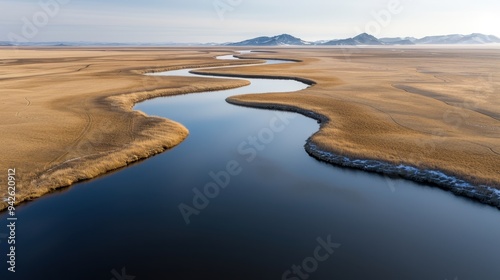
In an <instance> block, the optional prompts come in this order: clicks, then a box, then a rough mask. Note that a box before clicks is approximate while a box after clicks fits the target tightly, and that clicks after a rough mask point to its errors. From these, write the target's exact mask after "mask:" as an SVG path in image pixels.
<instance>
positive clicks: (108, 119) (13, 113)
mask: <svg viewBox="0 0 500 280" xmlns="http://www.w3.org/2000/svg"><path fill="white" fill-rule="evenodd" d="M225 53H227V52H225ZM225 53H223V52H217V51H213V52H211V53H208V52H205V51H198V50H175V49H169V50H158V49H143V50H140V49H104V50H103V49H19V50H13V49H10V48H3V49H0V58H1V59H0V65H1V67H0V88H1V93H0V118H1V120H2V121H1V123H0V154H1V155H2V160H1V161H0V172H1V173H3V174H2V175H0V178H1V179H2V180H3V183H2V185H1V189H0V197H5V195H6V191H7V189H6V188H7V187H6V184H5V181H6V174H7V169H8V168H16V170H17V176H18V177H17V180H18V185H17V201H18V202H21V201H25V200H28V199H33V198H36V197H39V196H41V195H43V194H45V193H48V192H50V191H52V190H54V189H57V188H60V187H64V186H68V185H71V184H73V183H74V182H77V181H81V180H84V179H90V178H94V177H96V176H98V175H100V174H103V173H106V172H108V171H110V170H114V169H117V168H120V167H124V166H126V165H128V164H130V163H131V162H134V161H137V160H140V159H144V158H147V157H150V156H152V155H154V154H157V153H160V152H162V151H164V150H165V149H168V148H171V147H173V146H175V145H177V144H179V143H180V142H181V141H183V140H184V139H185V138H186V137H187V135H188V131H187V129H186V128H184V127H183V126H182V125H181V124H179V123H176V122H174V121H171V120H166V119H162V118H157V117H148V116H146V115H145V114H143V113H141V112H136V111H132V110H131V108H132V106H133V104H134V103H135V102H139V101H141V100H145V99H148V98H153V97H158V96H167V95H174V94H183V93H189V92H196V91H206V90H217V89H225V88H232V87H238V86H242V85H246V84H247V82H245V81H236V80H214V79H208V78H195V79H186V78H173V77H171V78H168V79H167V78H162V77H151V76H144V75H141V73H144V72H146V71H160V70H167V69H177V68H183V67H186V66H192V65H210V66H213V65H226V64H231V63H236V62H231V61H225V62H221V61H216V60H215V59H214V58H213V56H215V55H218V54H225ZM239 63H241V62H239ZM5 206H6V204H5V203H2V204H1V205H0V209H2V208H5Z"/></svg>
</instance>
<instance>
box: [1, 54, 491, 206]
mask: <svg viewBox="0 0 500 280" xmlns="http://www.w3.org/2000/svg"><path fill="white" fill-rule="evenodd" d="M232 50H234V49H223V48H217V49H215V48H200V49H195V48H192V49H189V48H188V49H159V48H158V49H155V48H149V49H133V48H130V49H113V48H111V49H67V48H63V49H21V50H17V51H14V50H12V49H9V48H6V49H0V54H1V56H0V57H1V61H0V64H1V67H0V84H1V88H2V93H1V95H0V107H1V111H0V116H1V118H2V123H1V124H0V131H1V134H0V153H1V155H2V161H1V162H0V170H7V168H17V170H18V174H19V175H18V176H19V182H18V186H19V187H18V201H19V202H20V201H24V200H28V199H33V198H36V197H39V196H41V195H43V194H45V193H48V192H50V191H52V190H54V189H57V188H60V187H65V186H69V185H71V184H73V183H75V182H77V181H80V180H85V179H90V178H93V177H96V176H98V175H100V174H104V173H106V172H108V171H110V170H114V169H117V168H120V167H124V166H126V165H128V164H130V163H132V162H134V161H137V160H140V159H144V158H147V157H149V156H152V155H154V154H157V153H160V152H162V151H164V150H166V149H168V148H171V147H173V146H175V145H177V144H178V143H180V142H181V141H182V140H183V139H185V137H186V136H187V135H188V131H187V130H186V129H185V128H184V127H183V126H182V125H181V124H179V123H176V122H174V121H170V120H166V119H161V118H156V117H149V116H146V115H145V114H143V113H141V112H136V111H133V110H131V108H132V106H133V104H134V103H136V102H139V101H141V100H145V99H149V98H154V97H158V96H168V95H175V94H184V93H190V92H200V91H206V90H217V89H223V88H232V87H238V86H243V85H245V84H247V82H246V81H238V80H219V79H217V80H215V79H210V78H202V77H199V78H182V77H175V78H174V77H169V78H161V77H151V76H144V75H141V74H143V73H146V72H151V71H163V70H170V69H179V68H193V67H199V66H218V65H229V64H241V63H254V62H255V61H217V60H215V59H214V56H216V55H220V54H225V53H229V52H231V51H232ZM262 50H264V49H262ZM267 50H269V49H267ZM247 56H249V57H253V58H262V59H264V58H277V59H294V60H298V61H300V62H299V63H294V64H281V65H265V66H264V65H262V66H254V67H241V68H231V69H212V70H204V71H201V72H204V73H218V74H228V75H243V76H259V77H282V78H284V77H293V78H296V79H298V80H302V81H305V82H309V83H312V84H314V86H313V87H310V88H308V89H306V90H304V91H301V92H297V93H274V94H273V93H271V94H261V95H252V94H250V95H244V96H235V97H231V98H229V99H228V101H229V102H230V103H233V104H238V105H245V106H253V107H261V108H274V109H282V110H290V111H295V112H299V113H303V114H306V115H309V116H312V117H315V118H317V119H318V120H319V121H321V122H322V125H321V130H320V131H319V132H318V133H316V134H315V135H313V136H312V137H311V138H310V139H309V140H308V145H306V148H307V150H308V152H309V153H310V154H311V155H312V156H315V157H316V158H318V159H321V160H325V161H329V159H331V157H325V156H324V155H325V153H329V155H337V156H345V157H348V158H351V159H359V160H374V161H380V162H386V163H389V164H391V165H393V166H397V165H405V166H411V167H415V168H418V169H420V170H439V171H442V172H443V173H444V174H446V175H449V176H455V177H457V178H460V179H463V180H466V181H467V182H470V183H472V184H473V185H475V186H481V185H487V186H490V187H493V188H497V189H498V188H499V187H500V171H499V166H500V141H499V139H500V123H499V122H500V120H499V115H498V114H499V112H500V99H499V98H498V95H499V94H500V87H499V86H500V81H499V79H500V77H498V75H499V74H500V49H494V48H492V49H488V48H482V49H472V48H468V49H466V48H462V49H451V50H450V49H441V48H433V49H429V48H353V49H342V48H277V49H271V50H270V52H262V53H254V54H250V55H247ZM221 137H225V136H224V135H221ZM330 161H331V160H330ZM331 162H333V163H337V164H339V162H334V161H331ZM406 170H407V171H405V172H407V173H412V172H413V171H412V170H408V169H406ZM379 171H381V172H384V171H383V170H379ZM388 173H390V172H388ZM391 175H401V176H403V177H406V178H410V179H415V180H419V179H422V178H412V176H411V174H406V175H408V176H405V174H401V172H400V173H398V174H391ZM424 181H425V180H424ZM430 182H432V180H430ZM445 185H446V183H444V185H443V184H441V187H446V186H445ZM5 192H6V190H5V189H3V186H2V193H1V194H0V195H5ZM461 194H463V195H469V196H471V195H470V193H461ZM472 196H474V195H472ZM475 198H476V199H479V200H482V202H485V203H489V204H492V205H498V204H497V203H498V201H496V200H495V201H490V200H484V199H481V196H475ZM5 206H6V204H2V205H1V206H0V208H4V207H5Z"/></svg>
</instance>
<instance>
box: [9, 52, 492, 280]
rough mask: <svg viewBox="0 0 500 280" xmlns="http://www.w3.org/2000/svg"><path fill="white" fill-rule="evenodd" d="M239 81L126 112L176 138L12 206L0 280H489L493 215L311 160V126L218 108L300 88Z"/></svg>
mask: <svg viewBox="0 0 500 280" xmlns="http://www.w3.org/2000/svg"><path fill="white" fill-rule="evenodd" d="M221 58H225V59H230V58H232V56H225V57H221ZM267 63H268V64H271V63H286V62H283V61H273V60H270V61H267ZM249 67H251V66H249ZM155 75H162V76H176V75H194V74H190V73H189V69H187V70H179V71H171V72H166V73H157V74H155ZM214 78H216V77H214ZM247 80H249V81H250V82H251V85H250V86H247V87H242V88H237V89H232V90H226V91H215V92H206V93H197V94H188V95H182V96H175V97H167V98H157V99H154V100H150V101H146V102H143V103H140V104H137V106H136V107H135V108H136V109H137V110H141V111H144V112H146V113H147V114H149V115H157V116H162V117H166V118H169V119H173V120H175V121H178V122H180V123H182V124H183V125H185V126H186V127H187V128H188V129H189V130H190V136H189V137H188V138H187V139H186V141H184V142H183V143H181V144H180V145H179V146H177V147H176V148H174V149H172V150H170V151H168V152H166V153H164V154H161V155H159V156H156V157H153V158H151V159H148V160H146V161H144V162H141V163H139V164H135V165H133V166H131V167H129V168H126V169H122V170H119V171H117V172H114V173H112V174H109V175H107V176H103V177H101V178H98V179H95V180H92V181H89V182H84V183H80V184H78V185H76V186H74V187H72V188H69V189H67V190H65V191H63V192H58V193H54V194H51V195H48V196H46V197H44V198H42V199H39V200H37V201H35V202H33V203H28V204H25V205H23V206H21V207H20V208H19V209H18V218H19V221H18V226H17V234H18V244H17V260H18V265H17V270H18V272H17V273H16V275H15V276H16V278H12V275H7V276H6V277H4V275H6V274H7V272H6V264H5V262H4V261H2V263H3V264H2V265H1V271H0V275H1V279H85V280H88V279H103V280H109V279H117V280H119V279H132V278H131V277H129V278H125V277H123V274H125V275H128V276H135V279H136V280H143V279H144V280H145V279H293V280H297V279H386V280H387V279H398V280H399V279H427V280H429V279H436V280H443V279H481V280H488V279H492V280H493V279H495V280H496V279H498V277H499V275H500V266H498V260H499V259H500V250H498V248H499V247H500V246H499V245H500V212H499V211H498V209H495V208H493V207H489V206H484V205H481V204H478V203H475V202H472V201H469V200H466V199H463V198H460V197H456V196H454V195H452V194H451V193H449V192H445V191H442V190H440V189H437V188H433V187H428V186H425V185H419V184H416V183H413V182H409V181H405V180H397V179H387V178H384V177H382V176H379V175H376V174H370V173H366V172H362V171H356V170H351V169H343V168H340V167H335V166H332V165H328V164H324V163H322V162H319V161H317V160H315V159H314V158H312V157H310V156H309V155H308V154H307V153H306V152H305V150H304V144H305V141H306V139H307V138H308V137H310V136H311V135H312V134H313V133H314V132H316V131H317V130H318V129H319V125H318V124H317V122H316V121H314V120H312V119H309V118H306V117H304V116H301V115H298V114H292V113H285V112H275V111H269V110H260V109H252V108H246V107H240V106H234V105H230V104H228V103H226V102H225V99H226V98H227V97H229V96H233V95H237V94H245V93H264V92H278V91H279V92H289V91H297V90H301V89H304V88H306V87H307V85H305V84H302V83H300V82H297V81H292V80H266V79H247ZM0 218H1V219H0V221H1V224H0V226H1V229H2V230H1V231H0V233H3V232H4V231H5V229H6V222H5V221H6V219H5V218H6V217H5V215H2V216H1V217H0ZM0 240H1V239H0ZM325 244H327V245H328V246H325ZM332 244H333V245H332ZM318 248H319V249H318ZM6 250H7V245H6V242H3V240H2V242H1V243H0V252H2V254H3V252H6ZM318 250H319V251H318ZM4 257H5V256H4V255H3V256H2V260H4ZM120 276H122V277H120ZM9 277H10V278H9Z"/></svg>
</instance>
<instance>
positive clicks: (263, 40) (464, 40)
mask: <svg viewBox="0 0 500 280" xmlns="http://www.w3.org/2000/svg"><path fill="white" fill-rule="evenodd" d="M491 43H500V38H498V37H495V36H493V35H484V34H480V33H473V34H470V35H459V34H453V35H443V36H428V37H424V38H421V39H417V38H414V37H405V38H401V37H395V38H376V37H374V36H372V35H370V34H367V33H362V34H359V35H358V36H356V37H353V38H347V39H335V40H322V41H316V42H308V41H305V40H302V39H300V38H297V37H294V36H292V35H289V34H281V35H278V36H273V37H265V36H263V37H257V38H254V39H249V40H245V41H242V42H236V43H225V44H218V43H175V42H168V43H102V42H64V41H61V42H21V43H17V42H3V41H0V46H46V47H105V46H107V47H125V46H127V47H129V46H130V47H132V46H137V47H141V46H142V47H162V46H176V47H183V46H242V47H246V46H383V45H433V44H441V45H452V44H456V45H458V44H462V45H467V44H468V45H472V44H491Z"/></svg>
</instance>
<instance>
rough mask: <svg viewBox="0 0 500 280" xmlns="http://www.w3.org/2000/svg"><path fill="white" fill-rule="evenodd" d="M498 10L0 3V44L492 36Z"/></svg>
mask: <svg viewBox="0 0 500 280" xmlns="http://www.w3.org/2000/svg"><path fill="white" fill-rule="evenodd" d="M44 4H45V5H44ZM499 14H500V1H498V0H475V1H466V0H351V1H348V0H342V1H337V0H330V1H328V0H307V1H294V0H0V41H9V39H11V40H26V41H94V42H95V41H104V42H218V43H222V42H228V41H240V40H243V39H248V38H252V37H256V36H261V35H268V36H271V35H278V34H282V33H289V34H292V35H294V36H297V37H300V38H302V39H304V40H311V41H313V40H321V39H335V38H346V37H352V36H355V35H357V34H358V33H361V32H367V33H371V34H373V35H375V36H377V37H389V36H414V37H423V36H426V35H442V34H453V33H460V34H469V33H474V32H478V33H485V34H492V35H496V36H500V29H499V28H498V27H499V26H500V17H499V16H498V15H499ZM13 38H14V39H13Z"/></svg>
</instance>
